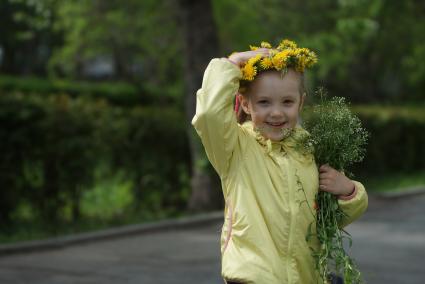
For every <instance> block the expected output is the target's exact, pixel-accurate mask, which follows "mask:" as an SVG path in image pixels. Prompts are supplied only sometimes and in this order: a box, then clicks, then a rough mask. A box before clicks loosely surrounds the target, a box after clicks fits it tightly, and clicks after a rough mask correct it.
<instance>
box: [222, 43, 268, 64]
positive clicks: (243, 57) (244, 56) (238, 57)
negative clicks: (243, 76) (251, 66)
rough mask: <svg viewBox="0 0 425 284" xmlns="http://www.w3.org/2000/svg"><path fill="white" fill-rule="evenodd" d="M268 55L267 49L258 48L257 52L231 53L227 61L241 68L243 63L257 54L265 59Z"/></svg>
mask: <svg viewBox="0 0 425 284" xmlns="http://www.w3.org/2000/svg"><path fill="white" fill-rule="evenodd" d="M269 53H270V49H269V48H259V49H257V50H251V51H244V52H237V53H233V54H232V55H230V56H229V60H231V61H232V62H234V63H235V64H237V65H238V66H239V67H241V66H242V64H243V63H245V62H247V61H248V60H249V59H250V58H252V57H254V56H256V55H257V54H261V55H262V57H266V56H268V55H269Z"/></svg>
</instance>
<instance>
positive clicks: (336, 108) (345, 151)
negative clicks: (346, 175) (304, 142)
mask: <svg viewBox="0 0 425 284" xmlns="http://www.w3.org/2000/svg"><path fill="white" fill-rule="evenodd" d="M317 94H318V95H319V96H320V103H319V104H318V105H315V106H314V107H313V112H312V114H311V116H310V117H309V118H308V119H307V120H306V121H305V127H306V129H307V130H308V131H309V132H310V134H311V137H312V138H311V140H310V142H311V143H312V147H313V148H314V156H315V159H316V162H317V164H318V165H323V164H325V163H326V164H329V165H330V166H331V167H333V168H335V169H337V170H339V171H343V170H347V169H348V167H349V166H350V165H352V164H354V163H356V162H361V161H362V160H363V158H364V154H365V149H364V147H365V145H366V141H367V138H368V134H367V132H366V131H365V129H364V128H362V126H361V121H360V119H359V118H358V117H356V116H355V115H353V114H352V112H351V110H350V109H349V108H348V105H347V103H346V102H345V99H344V98H342V97H333V98H330V99H329V98H327V97H326V94H325V93H324V91H323V90H319V91H318V92H317Z"/></svg>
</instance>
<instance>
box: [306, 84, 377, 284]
mask: <svg viewBox="0 0 425 284" xmlns="http://www.w3.org/2000/svg"><path fill="white" fill-rule="evenodd" d="M316 94H317V95H318V96H319V99H320V102H319V103H318V104H317V105H315V106H314V107H313V111H312V113H311V114H310V116H309V117H308V118H307V120H306V121H305V122H304V127H305V129H306V130H307V131H308V132H309V133H310V135H311V136H310V137H309V138H308V139H307V140H306V141H305V142H306V143H304V147H307V148H309V149H310V151H313V153H314V157H315V160H316V163H317V165H323V164H328V165H330V166H331V167H333V168H335V169H337V170H339V171H346V170H347V167H348V166H350V165H351V164H353V163H355V162H360V161H362V160H363V158H364V155H365V148H364V147H365V145H366V143H367V139H368V136H369V134H368V132H367V131H366V130H365V129H364V128H362V125H361V122H360V119H359V118H358V117H357V116H355V115H354V114H353V113H351V111H350V109H349V107H348V105H347V103H346V102H345V99H344V98H342V97H333V98H328V97H327V96H326V92H325V91H324V90H323V89H319V90H318V91H317V92H316ZM315 207H316V209H317V215H316V216H317V218H316V228H317V238H318V239H319V241H320V249H319V251H313V256H314V257H315V259H316V265H317V268H318V270H319V273H320V276H321V277H322V279H323V280H325V281H326V280H328V277H329V275H330V271H329V266H328V263H329V261H333V262H334V265H335V272H336V273H337V274H340V275H343V277H344V281H345V282H344V283H358V282H360V281H361V277H360V276H361V275H360V271H359V270H358V269H357V267H356V265H355V263H354V261H353V259H352V258H350V257H349V256H348V254H347V253H346V251H345V250H344V247H343V239H348V240H349V244H350V246H351V245H352V240H351V236H350V235H349V234H348V233H347V232H346V231H344V230H343V229H341V228H340V227H339V224H340V221H341V220H342V218H343V217H344V215H345V214H344V212H343V211H342V210H341V209H340V208H339V205H338V200H337V198H336V197H335V196H334V195H332V194H330V193H328V192H324V191H319V193H318V194H317V196H316V206H315ZM310 237H311V234H310V233H308V234H307V239H309V238H310Z"/></svg>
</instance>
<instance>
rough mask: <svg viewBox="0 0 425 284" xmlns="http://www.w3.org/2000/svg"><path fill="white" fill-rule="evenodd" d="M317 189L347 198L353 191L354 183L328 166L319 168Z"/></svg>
mask: <svg viewBox="0 0 425 284" xmlns="http://www.w3.org/2000/svg"><path fill="white" fill-rule="evenodd" d="M319 188H320V190H323V191H327V192H329V193H332V194H334V195H342V196H348V195H351V194H352V193H353V191H354V183H353V182H352V181H351V180H350V179H349V178H348V177H346V176H345V175H344V174H342V173H340V172H339V171H337V170H335V169H334V168H332V167H331V166H329V165H322V166H321V167H320V168H319Z"/></svg>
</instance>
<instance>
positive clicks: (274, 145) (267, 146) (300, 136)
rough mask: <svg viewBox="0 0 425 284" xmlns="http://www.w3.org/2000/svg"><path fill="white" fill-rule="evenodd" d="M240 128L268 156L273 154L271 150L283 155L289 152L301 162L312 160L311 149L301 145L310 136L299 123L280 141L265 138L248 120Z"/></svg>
mask: <svg viewBox="0 0 425 284" xmlns="http://www.w3.org/2000/svg"><path fill="white" fill-rule="evenodd" d="M242 128H244V129H246V130H247V131H248V133H249V134H251V135H252V136H253V137H254V138H255V139H256V140H257V142H258V143H259V144H260V145H261V146H262V147H263V149H264V151H265V152H266V153H267V154H268V155H270V156H273V152H281V153H283V154H284V155H285V154H289V155H290V156H292V157H293V158H295V159H297V160H299V161H302V162H311V161H313V155H312V151H311V150H309V149H307V148H305V147H303V145H305V143H306V142H307V139H308V138H309V137H310V134H309V133H308V132H307V131H306V130H305V129H304V128H302V127H301V126H300V125H297V126H296V127H294V128H293V129H291V130H289V131H288V135H286V136H285V137H284V138H283V139H282V140H280V141H272V140H270V139H268V138H265V137H264V136H263V135H261V133H260V131H259V130H257V129H256V128H255V127H254V123H253V122H252V121H250V120H248V121H246V122H244V123H243V124H242Z"/></svg>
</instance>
